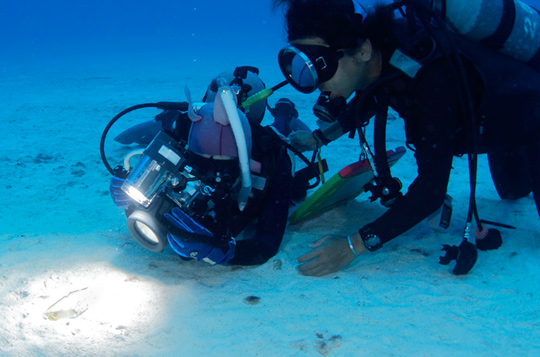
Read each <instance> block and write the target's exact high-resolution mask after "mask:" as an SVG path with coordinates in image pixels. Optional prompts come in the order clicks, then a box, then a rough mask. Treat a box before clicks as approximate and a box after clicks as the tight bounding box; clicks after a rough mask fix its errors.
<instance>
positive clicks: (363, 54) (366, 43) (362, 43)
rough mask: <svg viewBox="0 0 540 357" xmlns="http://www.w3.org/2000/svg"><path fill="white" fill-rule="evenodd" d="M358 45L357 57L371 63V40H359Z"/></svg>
mask: <svg viewBox="0 0 540 357" xmlns="http://www.w3.org/2000/svg"><path fill="white" fill-rule="evenodd" d="M358 45H359V48H358V52H357V55H358V56H359V58H360V59H361V60H362V61H364V62H367V61H369V60H370V59H371V58H372V57H373V45H372V44H371V41H370V40H369V39H367V40H361V39H358Z"/></svg>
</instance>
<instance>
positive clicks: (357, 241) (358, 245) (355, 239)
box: [347, 233, 367, 257]
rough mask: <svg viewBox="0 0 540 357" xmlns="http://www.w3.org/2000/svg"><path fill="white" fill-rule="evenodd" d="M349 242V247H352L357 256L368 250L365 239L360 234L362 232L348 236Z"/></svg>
mask: <svg viewBox="0 0 540 357" xmlns="http://www.w3.org/2000/svg"><path fill="white" fill-rule="evenodd" d="M347 242H348V243H349V248H350V249H351V251H352V252H353V254H354V255H355V257H358V256H359V255H360V254H362V253H365V252H366V250H367V249H366V246H365V245H364V241H363V240H362V237H361V236H360V233H355V234H351V235H350V236H348V237H347Z"/></svg>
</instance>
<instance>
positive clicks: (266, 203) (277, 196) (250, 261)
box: [168, 112, 293, 265]
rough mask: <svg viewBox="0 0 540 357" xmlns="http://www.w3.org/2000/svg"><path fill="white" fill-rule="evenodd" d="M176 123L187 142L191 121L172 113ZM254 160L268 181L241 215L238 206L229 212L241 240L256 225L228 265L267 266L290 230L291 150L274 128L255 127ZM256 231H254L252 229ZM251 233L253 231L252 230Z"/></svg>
mask: <svg viewBox="0 0 540 357" xmlns="http://www.w3.org/2000/svg"><path fill="white" fill-rule="evenodd" d="M168 115H171V116H173V118H174V120H175V121H176V126H175V133H174V134H175V136H176V138H177V139H179V140H184V141H187V139H188V133H189V128H190V126H191V120H189V118H188V117H187V114H186V113H180V112H171V113H169V114H168ZM251 135H252V149H251V159H252V160H254V161H256V162H258V163H259V164H260V173H258V176H259V177H260V178H262V179H263V180H266V184H265V186H264V189H262V190H261V189H257V188H255V187H254V188H253V189H252V193H251V196H250V198H249V200H248V203H247V205H246V207H245V209H244V210H243V212H240V211H239V210H238V207H237V205H236V204H231V205H230V208H227V212H228V213H229V214H230V218H229V219H228V221H229V222H230V223H229V227H228V228H229V229H230V231H231V233H232V236H234V237H237V236H238V235H240V234H241V233H242V232H243V231H244V230H245V229H246V227H248V226H251V225H253V224H254V225H255V227H254V228H255V233H254V235H253V236H252V237H243V238H244V239H242V240H237V241H236V250H235V254H234V257H233V258H231V260H229V263H228V264H234V265H257V264H263V263H265V262H266V261H268V259H270V258H271V257H273V256H274V255H276V254H277V252H278V250H279V246H280V245H281V241H282V239H283V235H284V233H285V228H286V226H287V219H288V211H289V205H290V202H291V194H292V184H293V173H292V163H291V159H290V157H289V155H288V154H287V150H286V149H285V148H284V146H282V145H280V143H279V140H281V139H280V138H279V137H278V136H277V135H276V134H275V133H274V132H273V131H272V130H271V129H270V128H263V127H261V126H257V127H255V126H254V125H252V128H251ZM250 228H253V227H250ZM249 232H251V230H249Z"/></svg>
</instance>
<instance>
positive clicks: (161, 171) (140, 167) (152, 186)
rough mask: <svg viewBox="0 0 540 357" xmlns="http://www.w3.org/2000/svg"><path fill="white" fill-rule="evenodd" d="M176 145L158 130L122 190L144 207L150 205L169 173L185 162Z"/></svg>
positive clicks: (170, 138)
mask: <svg viewBox="0 0 540 357" xmlns="http://www.w3.org/2000/svg"><path fill="white" fill-rule="evenodd" d="M176 145H177V141H176V140H174V139H173V138H172V137H171V136H170V135H168V134H166V133H165V132H163V131H160V132H159V133H158V134H157V135H156V137H155V138H154V140H152V142H151V143H150V144H149V145H148V147H147V148H146V150H145V151H144V152H143V156H142V158H141V160H140V161H139V163H138V164H137V166H136V167H135V168H134V169H133V170H132V171H131V172H130V173H129V176H128V177H127V179H126V182H124V184H123V185H122V190H124V191H125V192H126V193H127V194H128V195H129V196H130V197H131V198H132V199H134V200H135V201H137V202H138V203H140V204H141V205H143V206H144V207H145V208H147V207H148V206H150V204H151V203H152V200H153V199H154V197H155V196H156V194H157V193H158V192H159V190H160V189H161V188H162V187H163V185H164V183H165V182H166V181H167V179H168V178H169V176H170V175H171V173H174V172H178V171H179V170H180V169H181V168H182V166H183V165H184V164H185V162H186V158H185V157H184V155H183V154H182V153H181V151H180V150H179V149H178V148H177V147H176Z"/></svg>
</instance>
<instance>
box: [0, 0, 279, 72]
mask: <svg viewBox="0 0 540 357" xmlns="http://www.w3.org/2000/svg"><path fill="white" fill-rule="evenodd" d="M0 43H1V44H2V47H3V49H2V50H1V51H0V70H2V69H3V70H4V71H6V70H12V69H18V68H27V67H28V66H30V67H31V66H38V67H39V66H41V67H44V68H47V67H48V66H55V65H66V64H77V63H78V64H80V65H81V64H82V65H91V64H92V63H96V61H97V62H101V61H110V63H112V64H113V63H116V62H123V61H125V60H126V58H129V59H130V60H129V61H130V62H133V61H137V62H139V63H140V62H141V61H151V62H152V63H154V64H156V65H159V63H160V59H161V60H167V61H169V60H170V59H171V58H174V59H175V60H177V61H178V63H188V62H197V61H206V60H208V61H213V62H218V61H221V60H222V59H223V57H231V56H232V57H236V58H238V59H242V58H246V59H247V60H250V59H251V58H253V57H254V56H270V57H272V58H276V56H277V51H278V50H279V48H280V47H281V46H282V45H283V44H284V43H285V34H284V31H283V24H282V17H281V13H280V12H272V10H271V3H270V2H269V1H248V0H229V1H218V0H211V1H208V0H206V1H174V0H154V1H143V0H113V1H109V0H107V1H106V0H94V1H87V0H82V1H80V0H78V1H73V0H49V1H37V0H2V1H1V2H0ZM0 73H1V72H0Z"/></svg>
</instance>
